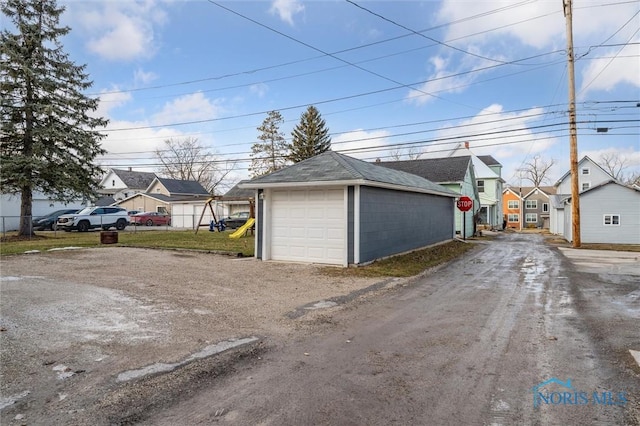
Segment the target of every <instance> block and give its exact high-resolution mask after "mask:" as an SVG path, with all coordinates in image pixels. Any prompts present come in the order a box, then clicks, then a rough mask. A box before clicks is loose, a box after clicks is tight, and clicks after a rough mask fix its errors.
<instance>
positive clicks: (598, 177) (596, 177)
mask: <svg viewBox="0 0 640 426" xmlns="http://www.w3.org/2000/svg"><path fill="white" fill-rule="evenodd" d="M583 169H588V170H589V174H587V175H585V174H583V172H582V170H583ZM610 179H612V177H611V175H609V174H607V173H606V172H605V171H604V170H602V168H601V167H600V166H598V165H597V164H596V163H594V162H593V161H591V159H589V158H588V157H584V158H582V160H580V162H579V163H578V191H579V192H582V191H583V188H582V185H583V184H586V183H589V184H590V187H591V188H593V187H595V186H598V185H599V184H601V183H602V182H606V181H608V180H610ZM556 193H557V194H571V175H567V176H565V177H563V179H562V180H561V181H560V182H559V183H557V184H556Z"/></svg>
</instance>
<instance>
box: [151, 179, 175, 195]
mask: <svg viewBox="0 0 640 426" xmlns="http://www.w3.org/2000/svg"><path fill="white" fill-rule="evenodd" d="M147 193H148V194H162V195H171V194H169V191H167V189H166V188H165V187H164V185H163V184H162V183H160V182H159V181H158V180H156V181H155V182H153V185H151V186H150V187H149V188H148V189H147Z"/></svg>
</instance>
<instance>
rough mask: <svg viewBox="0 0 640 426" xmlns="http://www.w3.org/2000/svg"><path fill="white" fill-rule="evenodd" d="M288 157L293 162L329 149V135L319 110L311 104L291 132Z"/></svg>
mask: <svg viewBox="0 0 640 426" xmlns="http://www.w3.org/2000/svg"><path fill="white" fill-rule="evenodd" d="M291 136H293V140H292V142H291V145H290V146H289V150H290V153H289V159H290V160H291V161H293V162H294V163H299V162H300V161H302V160H306V159H307V158H311V157H313V156H316V155H318V154H322V153H323V152H325V151H329V150H330V149H331V137H330V136H329V129H327V128H326V123H325V121H324V120H323V119H322V117H321V116H320V112H319V111H318V109H317V108H316V107H314V106H313V105H311V106H309V108H307V110H306V111H305V112H303V113H302V115H301V116H300V123H299V124H298V125H297V126H296V127H295V129H293V132H291Z"/></svg>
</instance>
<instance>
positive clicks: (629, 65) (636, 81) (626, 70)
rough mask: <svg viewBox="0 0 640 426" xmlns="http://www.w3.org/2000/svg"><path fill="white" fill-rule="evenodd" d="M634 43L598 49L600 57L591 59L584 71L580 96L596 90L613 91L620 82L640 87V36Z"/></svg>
mask: <svg viewBox="0 0 640 426" xmlns="http://www.w3.org/2000/svg"><path fill="white" fill-rule="evenodd" d="M632 43H636V44H635V45H631V44H630V45H626V46H624V48H623V49H622V50H620V49H619V48H617V49H616V50H612V49H608V50H605V51H602V52H601V51H600V50H598V57H599V58H598V59H594V60H592V61H590V62H589V63H588V65H587V67H586V68H585V69H584V70H583V71H582V84H581V87H580V92H579V96H580V97H584V96H585V95H586V94H587V93H589V92H591V91H596V90H604V91H611V90H613V88H614V87H615V86H616V85H618V84H624V83H627V84H630V85H632V86H635V87H640V78H638V76H640V61H639V60H638V57H640V44H638V43H640V37H637V38H636V39H635V40H633V41H632ZM614 56H615V59H613V58H614Z"/></svg>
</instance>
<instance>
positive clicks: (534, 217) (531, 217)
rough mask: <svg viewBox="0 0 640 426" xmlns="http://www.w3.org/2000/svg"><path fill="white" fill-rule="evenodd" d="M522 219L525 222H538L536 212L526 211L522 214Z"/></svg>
mask: <svg viewBox="0 0 640 426" xmlns="http://www.w3.org/2000/svg"><path fill="white" fill-rule="evenodd" d="M524 221H525V222H527V223H538V214H537V213H527V214H526V215H525V216H524Z"/></svg>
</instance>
